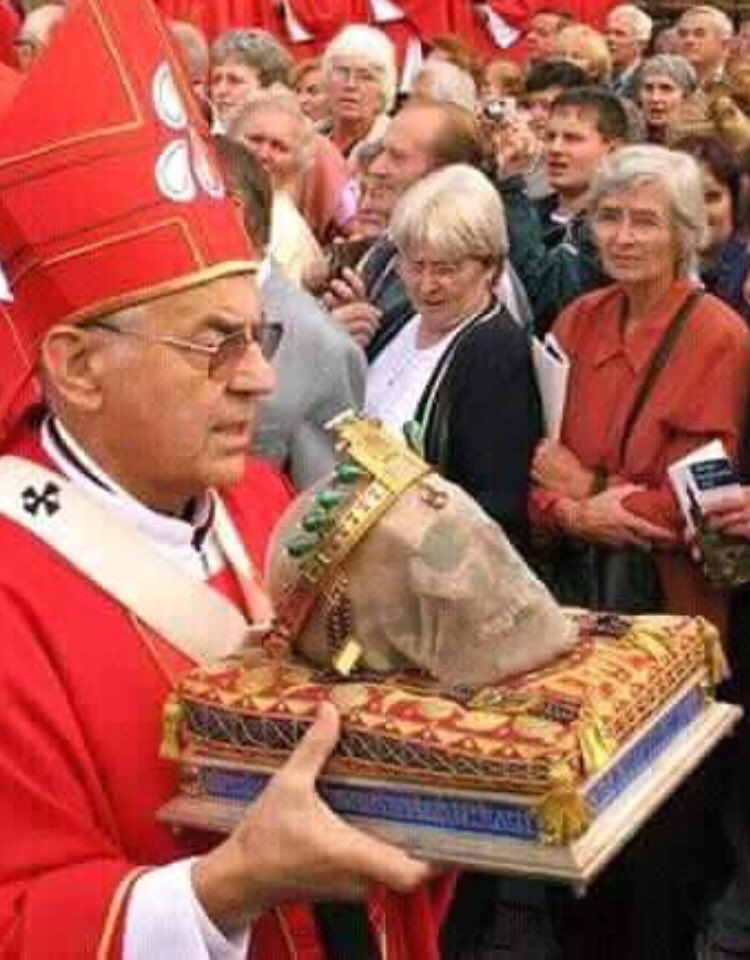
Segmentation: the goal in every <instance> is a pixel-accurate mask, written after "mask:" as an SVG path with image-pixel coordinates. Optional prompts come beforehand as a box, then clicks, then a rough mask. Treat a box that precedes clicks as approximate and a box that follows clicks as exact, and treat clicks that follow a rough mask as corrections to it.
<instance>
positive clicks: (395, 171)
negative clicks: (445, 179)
mask: <svg viewBox="0 0 750 960" xmlns="http://www.w3.org/2000/svg"><path fill="white" fill-rule="evenodd" d="M442 124H443V119H442V118H441V117H440V116H439V114H438V113H436V112H435V111H434V110H431V109H429V108H424V107H420V106H414V107H406V108H405V109H404V110H402V111H401V113H399V114H398V115H397V116H396V117H394V119H393V120H391V122H390V123H389V124H388V127H387V129H386V132H385V136H384V138H383V150H382V152H381V153H380V154H379V155H378V156H377V157H376V158H375V160H373V162H372V163H371V165H370V173H371V174H374V175H375V176H376V177H379V178H380V179H381V181H382V182H383V183H384V184H386V185H387V187H388V188H389V189H390V190H391V191H392V193H393V194H394V196H396V197H399V196H401V194H402V193H404V191H406V190H408V189H409V187H411V186H412V185H413V184H415V183H416V182H417V180H419V179H420V177H423V176H424V175H425V174H426V173H428V172H429V171H430V170H431V169H432V167H433V166H434V162H435V157H434V148H435V141H436V139H437V138H438V136H439V134H440V130H441V127H442Z"/></svg>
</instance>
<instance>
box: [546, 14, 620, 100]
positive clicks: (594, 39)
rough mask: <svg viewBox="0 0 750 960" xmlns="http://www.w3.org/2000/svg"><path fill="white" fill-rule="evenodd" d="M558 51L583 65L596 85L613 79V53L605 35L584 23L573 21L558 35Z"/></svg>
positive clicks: (587, 74) (590, 79)
mask: <svg viewBox="0 0 750 960" xmlns="http://www.w3.org/2000/svg"><path fill="white" fill-rule="evenodd" d="M557 53H558V56H559V57H560V59H561V60H567V61H568V62H569V63H574V64H576V66H578V67H581V69H582V70H584V71H585V73H586V76H587V77H588V80H589V83H591V84H594V85H604V84H608V83H609V82H610V80H611V79H612V54H611V53H610V52H609V47H608V45H607V41H606V40H605V39H604V36H603V35H602V34H601V33H599V31H598V30H594V28H593V27H589V26H586V24H583V23H571V24H570V26H567V27H563V29H562V30H561V31H560V32H559V33H558V35H557Z"/></svg>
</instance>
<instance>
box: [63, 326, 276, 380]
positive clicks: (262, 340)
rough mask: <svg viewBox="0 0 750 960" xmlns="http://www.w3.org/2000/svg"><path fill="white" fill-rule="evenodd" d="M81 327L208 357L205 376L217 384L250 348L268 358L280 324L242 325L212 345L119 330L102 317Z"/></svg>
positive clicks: (228, 375) (230, 373) (272, 353)
mask: <svg viewBox="0 0 750 960" xmlns="http://www.w3.org/2000/svg"><path fill="white" fill-rule="evenodd" d="M81 326H82V327H83V328H87V329H90V328H94V329H97V330H104V331H106V332H108V333H117V334H120V335H121V336H123V337H135V338H136V339H138V340H143V341H145V342H146V343H160V344H163V345H164V346H166V347H174V348H175V350H184V351H186V352H187V353H193V354H200V355H201V356H204V357H208V376H209V377H210V379H211V380H216V381H218V382H220V383H226V382H227V381H228V380H229V379H230V378H231V377H232V376H233V374H234V372H235V370H236V369H237V366H238V365H239V363H240V362H241V361H242V359H243V357H244V356H245V354H246V353H247V351H248V350H249V349H250V348H251V347H257V348H258V349H259V350H260V352H261V354H262V355H263V357H264V359H265V360H271V358H272V357H273V356H274V354H275V353H276V351H277V349H278V346H279V343H280V342H281V324H279V323H269V322H267V321H265V320H264V321H262V322H261V323H258V324H255V325H254V326H252V327H251V328H250V333H249V334H248V331H247V330H246V329H244V328H243V329H242V330H237V331H236V332H235V333H230V334H227V335H226V336H224V337H222V338H221V340H219V342H218V343H214V344H207V343H196V342H195V341H194V340H183V339H181V338H180V337H170V336H161V337H156V336H151V335H150V334H148V333H143V332H142V331H140V330H126V329H123V328H122V327H118V326H117V325H116V324H114V323H107V322H106V321H105V320H90V321H89V322H88V323H84V324H81Z"/></svg>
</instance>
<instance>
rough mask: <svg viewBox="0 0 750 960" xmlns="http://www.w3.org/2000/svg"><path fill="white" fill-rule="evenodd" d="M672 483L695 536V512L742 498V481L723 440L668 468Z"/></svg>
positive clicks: (693, 451)
mask: <svg viewBox="0 0 750 960" xmlns="http://www.w3.org/2000/svg"><path fill="white" fill-rule="evenodd" d="M668 473H669V480H670V482H671V484H672V489H673V490H674V492H675V495H676V497H677V500H678V502H679V504H680V509H681V510H682V513H683V515H684V517H685V521H686V523H687V526H688V530H689V531H690V533H692V534H694V533H695V515H696V511H699V512H700V513H701V514H703V513H705V512H706V511H707V510H708V509H710V508H711V507H712V506H714V505H715V504H717V503H723V502H726V501H731V500H733V499H739V497H740V495H741V488H740V481H739V478H738V476H737V474H736V472H735V469H734V467H733V466H732V463H731V461H730V459H729V457H728V455H727V452H726V450H725V449H724V444H723V443H722V442H721V440H711V442H710V443H706V444H704V445H703V446H702V447H698V448H697V449H696V450H692V451H691V452H690V453H689V454H687V456H685V457H683V458H682V459H681V460H676V461H675V462H674V463H673V464H671V465H670V466H669V470H668Z"/></svg>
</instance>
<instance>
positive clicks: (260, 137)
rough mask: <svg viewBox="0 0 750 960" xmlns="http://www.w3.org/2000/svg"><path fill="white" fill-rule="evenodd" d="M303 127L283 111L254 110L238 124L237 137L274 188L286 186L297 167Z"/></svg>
mask: <svg viewBox="0 0 750 960" xmlns="http://www.w3.org/2000/svg"><path fill="white" fill-rule="evenodd" d="M302 137H303V130H302V128H301V126H300V124H299V122H298V121H297V120H296V119H295V118H294V117H293V116H291V115H290V114H288V113H286V112H285V111H283V110H276V109H273V108H270V107H269V108H263V109H258V110H255V112H254V113H253V114H252V116H250V117H248V118H247V119H246V120H245V122H244V123H243V126H242V134H241V138H240V139H241V140H242V143H244V144H245V146H246V147H247V149H248V150H249V151H250V153H252V154H253V155H254V156H255V157H256V158H257V159H258V161H259V162H260V163H261V165H262V166H263V169H264V170H265V171H266V172H267V173H268V175H269V176H270V177H271V182H272V183H273V186H274V189H275V190H280V189H283V188H284V187H285V186H287V185H288V184H289V183H290V182H291V181H292V179H293V178H294V176H295V175H296V174H297V172H298V169H299V161H300V150H301V140H302Z"/></svg>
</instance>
